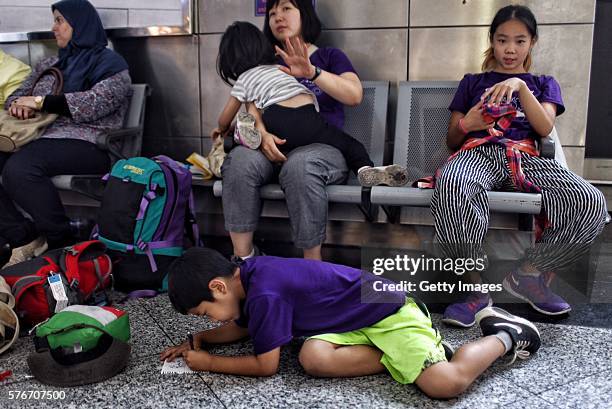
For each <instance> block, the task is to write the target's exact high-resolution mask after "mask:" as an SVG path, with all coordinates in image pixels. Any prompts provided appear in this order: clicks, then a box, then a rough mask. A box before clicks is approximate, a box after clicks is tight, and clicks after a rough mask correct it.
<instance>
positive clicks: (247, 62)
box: [217, 21, 277, 85]
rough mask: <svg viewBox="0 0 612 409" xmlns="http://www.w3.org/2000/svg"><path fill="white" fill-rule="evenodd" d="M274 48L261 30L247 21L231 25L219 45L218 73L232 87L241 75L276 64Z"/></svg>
mask: <svg viewBox="0 0 612 409" xmlns="http://www.w3.org/2000/svg"><path fill="white" fill-rule="evenodd" d="M276 62H277V61H276V56H275V54H274V48H272V45H271V44H270V42H269V41H268V40H267V39H266V36H264V35H263V33H262V32H261V30H260V29H258V28H257V27H255V26H254V25H253V24H251V23H247V22H246V21H236V22H234V23H233V24H232V25H230V26H229V27H228V28H227V30H225V33H223V37H221V43H220V44H219V54H218V55H217V73H219V76H221V79H222V80H223V82H225V83H226V84H228V85H232V83H231V82H230V81H236V80H237V79H238V77H239V76H240V74H242V73H243V72H245V71H247V70H250V69H251V68H254V67H257V66H259V65H266V64H276Z"/></svg>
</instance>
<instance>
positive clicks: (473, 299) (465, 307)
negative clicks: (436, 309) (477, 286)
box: [442, 293, 493, 328]
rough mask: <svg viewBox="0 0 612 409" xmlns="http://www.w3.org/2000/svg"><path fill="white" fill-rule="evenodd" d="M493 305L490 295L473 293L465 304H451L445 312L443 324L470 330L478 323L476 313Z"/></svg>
mask: <svg viewBox="0 0 612 409" xmlns="http://www.w3.org/2000/svg"><path fill="white" fill-rule="evenodd" d="M491 305H493V299H491V296H489V294H483V293H473V294H470V295H469V296H468V297H467V299H466V300H465V301H464V302H459V303H455V304H451V305H449V306H448V307H446V310H444V315H443V316H442V322H443V323H445V324H449V325H455V326H458V327H463V328H469V327H471V326H472V325H474V324H475V323H476V313H477V312H478V311H480V310H482V309H483V308H486V307H490V306H491Z"/></svg>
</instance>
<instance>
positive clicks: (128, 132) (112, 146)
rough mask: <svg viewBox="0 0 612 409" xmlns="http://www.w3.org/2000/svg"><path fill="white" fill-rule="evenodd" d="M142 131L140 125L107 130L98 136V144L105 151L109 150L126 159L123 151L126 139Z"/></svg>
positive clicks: (114, 155)
mask: <svg viewBox="0 0 612 409" xmlns="http://www.w3.org/2000/svg"><path fill="white" fill-rule="evenodd" d="M140 132H142V128H141V127H138V126H136V127H132V128H122V129H117V130H116V131H110V132H106V133H103V134H101V135H99V136H98V139H97V141H96V145H97V146H98V148H100V149H102V150H103V151H107V152H109V153H110V154H111V155H112V156H113V157H114V158H116V159H126V158H124V155H123V154H122V153H121V147H122V145H123V142H124V139H125V138H135V137H137V136H138V134H139V133H140Z"/></svg>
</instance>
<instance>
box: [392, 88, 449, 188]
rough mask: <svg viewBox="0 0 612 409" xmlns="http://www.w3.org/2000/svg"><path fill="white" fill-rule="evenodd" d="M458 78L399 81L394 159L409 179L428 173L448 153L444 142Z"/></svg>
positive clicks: (437, 165) (439, 163) (447, 155)
mask: <svg viewBox="0 0 612 409" xmlns="http://www.w3.org/2000/svg"><path fill="white" fill-rule="evenodd" d="M458 84H459V83H458V82H455V81H453V82H446V81H444V82H442V81H436V82H400V84H399V93H398V102H397V122H396V128H395V140H394V144H395V147H394V153H393V162H394V163H398V164H401V165H404V166H406V168H407V169H408V176H409V178H410V180H416V179H419V178H422V177H425V176H431V175H433V174H434V173H435V171H436V170H437V169H438V168H439V167H440V166H442V165H443V164H444V162H445V161H446V160H447V159H448V157H449V156H450V155H451V151H450V150H449V149H448V148H447V146H446V134H447V132H448V121H449V119H450V115H451V113H450V111H449V110H448V106H449V105H450V103H451V101H452V99H453V97H454V95H455V92H456V90H457V86H458Z"/></svg>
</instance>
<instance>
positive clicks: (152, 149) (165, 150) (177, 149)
mask: <svg viewBox="0 0 612 409" xmlns="http://www.w3.org/2000/svg"><path fill="white" fill-rule="evenodd" d="M201 142H202V138H199V137H193V138H145V139H144V140H143V145H142V154H143V155H144V156H149V157H151V156H155V155H166V156H169V157H171V158H173V159H175V160H179V161H183V162H184V161H185V159H187V157H188V156H189V155H190V154H191V153H192V152H198V153H200V152H202V143H201Z"/></svg>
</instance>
